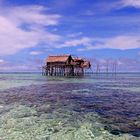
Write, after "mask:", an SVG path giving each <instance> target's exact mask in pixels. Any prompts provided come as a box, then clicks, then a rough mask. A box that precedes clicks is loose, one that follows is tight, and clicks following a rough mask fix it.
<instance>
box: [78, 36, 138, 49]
mask: <svg viewBox="0 0 140 140" xmlns="http://www.w3.org/2000/svg"><path fill="white" fill-rule="evenodd" d="M139 38H140V37H139V36H116V37H112V38H94V39H91V40H89V42H86V43H87V44H88V45H85V47H84V48H80V49H78V51H85V50H87V51H89V50H94V49H105V48H109V49H120V50H127V49H136V48H140V39H139Z"/></svg>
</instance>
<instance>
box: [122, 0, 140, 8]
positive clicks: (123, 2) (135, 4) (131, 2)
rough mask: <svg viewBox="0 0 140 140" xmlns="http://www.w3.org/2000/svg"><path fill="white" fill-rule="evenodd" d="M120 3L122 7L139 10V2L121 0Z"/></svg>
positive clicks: (135, 0)
mask: <svg viewBox="0 0 140 140" xmlns="http://www.w3.org/2000/svg"><path fill="white" fill-rule="evenodd" d="M121 2H122V6H123V7H127V6H132V7H135V8H140V0H122V1H121Z"/></svg>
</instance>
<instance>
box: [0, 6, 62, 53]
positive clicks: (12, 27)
mask: <svg viewBox="0 0 140 140" xmlns="http://www.w3.org/2000/svg"><path fill="white" fill-rule="evenodd" d="M44 12H45V8H44V7H43V6H21V7H10V8H5V9H2V10H1V12H0V44H1V45H0V49H1V51H0V55H8V54H14V53H16V52H17V51H20V50H21V49H24V48H30V47H35V46H36V45H38V44H39V43H42V42H43V43H45V44H52V43H54V42H56V41H58V40H59V39H60V36H59V35H56V34H52V33H50V32H48V31H46V29H45V28H44V26H50V25H57V24H58V21H59V18H60V16H59V15H56V14H45V13H44Z"/></svg>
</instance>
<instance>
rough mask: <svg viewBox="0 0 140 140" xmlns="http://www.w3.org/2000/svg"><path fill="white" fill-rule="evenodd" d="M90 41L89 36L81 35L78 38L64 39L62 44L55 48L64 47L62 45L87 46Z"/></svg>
mask: <svg viewBox="0 0 140 140" xmlns="http://www.w3.org/2000/svg"><path fill="white" fill-rule="evenodd" d="M90 42H91V38H89V37H82V38H79V39H72V40H69V41H65V42H64V43H63V44H61V45H59V46H57V48H64V47H72V46H73V47H76V46H79V45H84V46H87V45H89V43H90Z"/></svg>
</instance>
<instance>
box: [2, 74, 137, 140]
mask: <svg viewBox="0 0 140 140" xmlns="http://www.w3.org/2000/svg"><path fill="white" fill-rule="evenodd" d="M139 110H140V74H138V73H137V74H136V73H133V74H117V75H112V74H100V75H99V74H98V75H96V74H94V75H92V76H91V75H88V76H85V77H77V78H72V77H71V78H66V77H45V76H42V75H41V74H39V73H16V74H13V73H8V74H6V73H5V74H4V73H2V74H0V113H1V114H0V139H2V140H13V139H14V140H20V139H21V140H23V139H25V140H46V139H48V140H87V139H89V140H92V139H93V140H94V139H96V140H104V139H105V140H109V139H110V140H114V139H121V140H127V139H128V140H129V139H134V140H135V139H136V140H137V139H140V111H139Z"/></svg>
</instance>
